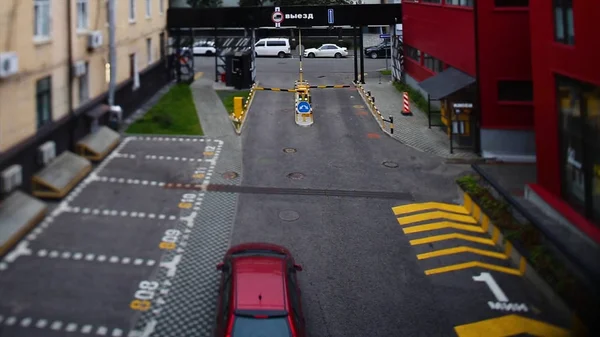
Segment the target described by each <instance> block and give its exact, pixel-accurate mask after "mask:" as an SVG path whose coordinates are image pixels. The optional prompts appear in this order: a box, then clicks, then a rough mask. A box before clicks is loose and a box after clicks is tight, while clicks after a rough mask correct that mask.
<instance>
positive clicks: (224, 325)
mask: <svg viewBox="0 0 600 337" xmlns="http://www.w3.org/2000/svg"><path fill="white" fill-rule="evenodd" d="M217 270H220V271H221V285H220V287H219V302H218V308H217V326H216V329H215V337H255V336H261V337H262V336H265V337H305V336H306V332H305V324H304V315H303V314H302V305H301V303H300V302H301V300H300V288H299V287H298V280H297V278H296V272H298V271H302V267H301V266H300V265H298V264H296V263H295V262H294V258H293V257H292V255H291V253H290V252H289V251H288V250H287V249H286V248H284V247H281V246H278V245H274V244H270V243H244V244H240V245H237V246H234V247H231V248H230V249H229V250H228V251H227V253H226V254H225V258H224V259H223V262H221V263H219V264H218V265H217Z"/></svg>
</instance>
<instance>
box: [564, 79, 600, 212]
mask: <svg viewBox="0 0 600 337" xmlns="http://www.w3.org/2000/svg"><path fill="white" fill-rule="evenodd" d="M556 82H557V97H558V110H559V116H560V126H561V127H560V131H561V132H560V139H561V162H562V165H561V166H562V193H563V196H564V198H565V199H566V200H567V201H568V202H569V203H570V204H571V205H572V206H573V207H574V208H575V209H577V210H579V211H580V212H581V213H583V214H584V215H585V216H586V217H588V218H590V219H593V220H595V221H598V220H600V86H593V85H590V84H586V83H582V82H578V81H575V80H572V79H569V78H566V77H562V76H558V77H557V81H556Z"/></svg>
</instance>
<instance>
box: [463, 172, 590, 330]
mask: <svg viewBox="0 0 600 337" xmlns="http://www.w3.org/2000/svg"><path fill="white" fill-rule="evenodd" d="M471 167H472V168H473V170H474V171H475V172H476V173H477V174H478V175H479V176H480V177H481V178H482V179H483V180H484V182H485V184H484V185H489V187H491V188H492V189H493V191H490V192H491V193H492V194H493V195H494V197H496V198H497V199H500V200H504V201H505V202H506V203H507V204H508V206H509V208H510V212H511V213H512V214H513V216H514V217H515V219H517V220H518V222H519V223H522V222H525V223H523V225H525V224H526V223H529V224H530V225H531V226H532V227H533V228H534V229H535V231H536V234H537V235H539V236H540V241H541V243H540V244H541V245H542V246H545V247H546V248H547V249H548V250H549V251H551V252H552V253H554V254H552V255H553V256H554V257H556V258H557V259H558V260H560V262H562V264H563V266H564V267H565V269H566V271H567V272H568V273H569V274H570V276H572V277H573V278H574V282H576V284H577V287H584V289H585V294H586V295H588V296H587V298H586V301H585V302H584V303H583V306H584V307H583V308H582V307H572V305H573V303H572V302H571V301H569V300H567V299H565V302H567V303H568V306H571V309H572V310H574V311H575V312H577V314H578V316H579V317H581V318H582V319H583V320H584V321H585V322H586V323H587V324H591V325H596V324H598V323H597V322H596V320H597V317H600V316H596V315H600V305H599V304H598V301H599V300H600V289H599V288H600V287H599V285H600V275H599V274H598V272H596V271H593V270H591V269H590V268H588V267H587V266H586V265H584V264H583V263H582V262H581V260H580V259H578V258H577V256H575V255H574V254H573V253H572V251H571V250H569V249H568V247H567V245H566V244H564V243H563V242H562V241H561V240H560V238H558V237H557V236H556V234H554V233H552V232H550V231H549V230H548V228H547V227H546V226H544V225H543V224H541V223H540V220H538V219H537V218H536V217H535V216H534V215H533V214H532V213H531V212H530V211H529V210H528V209H526V208H525V207H524V206H523V205H522V204H521V203H519V202H518V201H517V200H516V199H515V198H514V197H513V196H512V195H511V194H510V193H509V192H508V191H507V190H505V189H504V188H503V187H502V186H500V185H499V184H498V183H497V182H496V181H495V180H494V179H493V178H492V177H491V176H490V174H488V173H487V172H485V170H484V169H482V168H481V167H479V165H478V164H472V165H471ZM523 220H524V221H523ZM513 244H514V247H515V249H517V250H518V251H519V252H520V253H521V255H522V256H524V257H525V258H526V259H527V260H530V261H531V260H532V259H533V258H534V256H532V255H533V254H532V252H531V251H528V250H526V249H524V247H522V246H521V245H519V244H518V242H513ZM556 277H557V278H559V277H560V276H556ZM558 281H562V280H558ZM579 304H581V303H579Z"/></svg>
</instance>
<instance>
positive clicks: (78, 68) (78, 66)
mask: <svg viewBox="0 0 600 337" xmlns="http://www.w3.org/2000/svg"><path fill="white" fill-rule="evenodd" d="M86 71H87V69H86V66H85V61H77V62H75V63H74V64H73V76H75V77H80V76H83V75H85V73H86Z"/></svg>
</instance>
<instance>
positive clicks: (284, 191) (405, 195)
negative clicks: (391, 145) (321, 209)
mask: <svg viewBox="0 0 600 337" xmlns="http://www.w3.org/2000/svg"><path fill="white" fill-rule="evenodd" d="M165 188H169V189H191V190H203V191H207V192H223V193H245V194H272V195H308V196H325V197H349V198H370V199H394V200H406V201H413V200H414V198H413V196H412V194H411V193H409V192H385V191H358V190H326V189H312V188H277V187H258V186H237V185H216V184H215V185H213V184H209V185H194V184H177V183H172V184H166V185H165Z"/></svg>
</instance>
